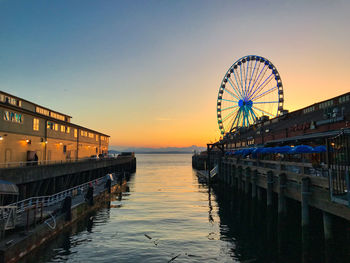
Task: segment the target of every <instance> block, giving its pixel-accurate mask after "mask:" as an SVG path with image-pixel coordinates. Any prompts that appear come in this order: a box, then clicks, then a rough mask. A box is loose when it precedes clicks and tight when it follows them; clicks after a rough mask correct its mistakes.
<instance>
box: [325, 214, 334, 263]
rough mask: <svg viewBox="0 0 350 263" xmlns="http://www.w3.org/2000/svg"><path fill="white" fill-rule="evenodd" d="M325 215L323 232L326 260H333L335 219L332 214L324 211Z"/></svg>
mask: <svg viewBox="0 0 350 263" xmlns="http://www.w3.org/2000/svg"><path fill="white" fill-rule="evenodd" d="M322 217H323V234H324V244H325V262H327V263H328V262H332V259H333V253H334V247H333V220H332V215H331V214H329V213H327V212H325V211H322Z"/></svg>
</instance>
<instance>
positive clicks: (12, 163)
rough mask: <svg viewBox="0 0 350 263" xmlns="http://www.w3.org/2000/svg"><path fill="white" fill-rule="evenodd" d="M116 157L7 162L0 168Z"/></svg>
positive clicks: (1, 164)
mask: <svg viewBox="0 0 350 263" xmlns="http://www.w3.org/2000/svg"><path fill="white" fill-rule="evenodd" d="M116 158H117V157H103V158H98V157H87V158H80V159H66V160H41V161H23V162H7V163H0V169H1V168H15V167H27V166H29V167H33V166H38V165H54V164H64V163H76V162H88V161H101V160H107V159H116Z"/></svg>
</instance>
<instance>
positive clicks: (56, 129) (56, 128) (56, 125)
mask: <svg viewBox="0 0 350 263" xmlns="http://www.w3.org/2000/svg"><path fill="white" fill-rule="evenodd" d="M55 131H58V124H57V123H55Z"/></svg>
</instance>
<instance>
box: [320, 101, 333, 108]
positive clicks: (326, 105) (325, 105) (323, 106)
mask: <svg viewBox="0 0 350 263" xmlns="http://www.w3.org/2000/svg"><path fill="white" fill-rule="evenodd" d="M330 106H333V100H329V101H325V102H322V103H320V104H319V105H318V108H319V109H325V108H328V107H330Z"/></svg>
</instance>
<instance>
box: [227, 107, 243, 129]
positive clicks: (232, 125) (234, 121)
mask: <svg viewBox="0 0 350 263" xmlns="http://www.w3.org/2000/svg"><path fill="white" fill-rule="evenodd" d="M240 112H241V109H239V110H238V111H237V113H236V117H235V118H232V119H233V121H232V124H231V128H230V131H232V129H233V127H234V124H235V123H236V120H237V117H238V115H239V114H240Z"/></svg>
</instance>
